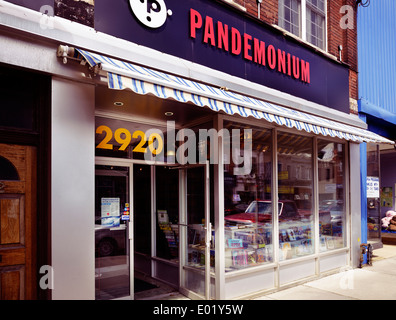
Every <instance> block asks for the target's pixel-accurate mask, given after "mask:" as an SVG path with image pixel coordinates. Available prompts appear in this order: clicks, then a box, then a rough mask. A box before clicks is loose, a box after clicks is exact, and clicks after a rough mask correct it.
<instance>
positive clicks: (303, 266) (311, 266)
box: [279, 259, 315, 286]
mask: <svg viewBox="0 0 396 320" xmlns="http://www.w3.org/2000/svg"><path fill="white" fill-rule="evenodd" d="M314 275H315V259H312V260H305V261H301V262H297V263H292V264H287V265H281V266H280V267H279V284H280V285H281V286H282V285H285V284H288V283H290V282H294V281H297V280H301V279H304V278H308V277H312V276H314Z"/></svg>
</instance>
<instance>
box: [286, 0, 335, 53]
mask: <svg viewBox="0 0 396 320" xmlns="http://www.w3.org/2000/svg"><path fill="white" fill-rule="evenodd" d="M299 1H300V34H299V35H295V34H293V33H291V32H289V31H287V30H285V31H286V32H287V33H289V34H292V35H294V36H296V37H299V38H300V39H302V40H303V41H304V42H307V43H309V44H310V45H311V46H314V47H316V48H319V49H320V50H324V51H326V52H327V51H328V47H327V44H328V42H327V36H328V34H327V1H328V0H324V34H323V36H324V39H323V48H321V47H318V46H316V45H315V44H312V43H311V42H309V41H308V39H307V38H308V37H307V8H310V6H309V4H307V0H299ZM282 6H284V0H279V2H278V7H279V9H281V8H282ZM315 12H317V10H315ZM317 13H318V12H317ZM279 16H280V15H279V13H278V19H279ZM279 20H280V19H279ZM279 22H280V21H278V26H279V27H280V28H282V29H284V28H283V27H282V26H281V25H280V23H279Z"/></svg>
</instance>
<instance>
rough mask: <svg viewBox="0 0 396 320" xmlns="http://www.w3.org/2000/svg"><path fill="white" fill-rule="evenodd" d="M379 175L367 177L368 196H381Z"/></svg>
mask: <svg viewBox="0 0 396 320" xmlns="http://www.w3.org/2000/svg"><path fill="white" fill-rule="evenodd" d="M379 197H380V186H379V177H367V198H379Z"/></svg>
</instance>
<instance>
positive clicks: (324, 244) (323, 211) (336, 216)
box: [318, 140, 345, 251]
mask: <svg viewBox="0 0 396 320" xmlns="http://www.w3.org/2000/svg"><path fill="white" fill-rule="evenodd" d="M344 149H345V146H344V145H343V144H340V143H334V142H329V141H324V140H319V141H318V177H319V209H320V215H319V235H320V239H319V241H320V251H327V250H332V249H336V248H342V247H344V246H345V190H344V158H345V156H344V155H345V151H344Z"/></svg>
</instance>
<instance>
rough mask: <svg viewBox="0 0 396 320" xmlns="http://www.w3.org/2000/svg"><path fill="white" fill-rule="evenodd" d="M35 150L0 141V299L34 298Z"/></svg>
mask: <svg viewBox="0 0 396 320" xmlns="http://www.w3.org/2000/svg"><path fill="white" fill-rule="evenodd" d="M36 161H37V156H36V150H35V148H33V147H26V146H17V145H4V144H0V300H22V299H35V298H36V291H37V290H36V289H37V288H36V276H35V274H36V267H35V264H36V231H35V228H36V180H37V177H36Z"/></svg>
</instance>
